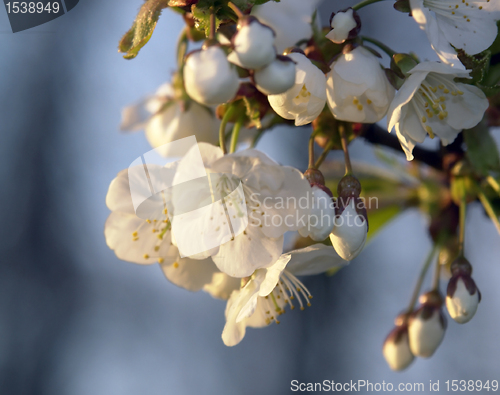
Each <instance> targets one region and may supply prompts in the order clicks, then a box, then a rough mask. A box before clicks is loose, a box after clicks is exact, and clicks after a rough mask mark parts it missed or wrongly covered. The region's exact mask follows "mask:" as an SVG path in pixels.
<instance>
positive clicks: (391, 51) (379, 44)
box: [361, 36, 397, 58]
mask: <svg viewBox="0 0 500 395" xmlns="http://www.w3.org/2000/svg"><path fill="white" fill-rule="evenodd" d="M361 39H362V40H363V41H367V42H369V43H372V44H374V45H376V46H377V47H379V48H380V49H381V50H382V51H384V52H385V53H386V54H387V55H389V56H390V57H391V58H392V57H393V56H394V55H395V54H396V53H397V52H396V51H393V50H392V49H390V48H389V47H388V46H387V45H385V44H384V43H382V42H380V41H378V40H376V39H374V38H371V37H366V36H361Z"/></svg>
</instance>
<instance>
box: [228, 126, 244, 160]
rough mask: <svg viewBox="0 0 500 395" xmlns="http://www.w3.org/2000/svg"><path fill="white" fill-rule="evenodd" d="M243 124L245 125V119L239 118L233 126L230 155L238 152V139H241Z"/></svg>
mask: <svg viewBox="0 0 500 395" xmlns="http://www.w3.org/2000/svg"><path fill="white" fill-rule="evenodd" d="M242 124H243V117H239V118H238V120H237V121H236V123H235V124H234V126H233V133H232V134H231V145H230V147H229V153H230V154H232V153H233V152H235V151H236V145H237V144H238V138H239V137H240V130H241V125H242Z"/></svg>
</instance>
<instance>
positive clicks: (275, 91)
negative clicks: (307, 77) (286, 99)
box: [253, 56, 295, 95]
mask: <svg viewBox="0 0 500 395" xmlns="http://www.w3.org/2000/svg"><path fill="white" fill-rule="evenodd" d="M253 77H254V81H255V85H256V86H257V89H258V90H259V91H261V92H262V93H264V94H265V95H279V94H280V93H285V92H286V91H288V90H289V89H290V88H292V87H293V86H294V85H295V63H294V62H293V61H292V60H291V59H290V58H289V57H286V56H278V57H276V59H275V60H274V61H273V62H271V63H269V64H268V65H267V66H265V67H263V68H262V69H260V70H256V71H255V73H254V76H253Z"/></svg>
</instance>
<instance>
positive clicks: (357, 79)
mask: <svg viewBox="0 0 500 395" xmlns="http://www.w3.org/2000/svg"><path fill="white" fill-rule="evenodd" d="M394 93H395V90H394V88H393V87H392V85H391V84H390V83H389V80H388V79H387V77H386V75H385V72H384V70H383V69H382V67H381V66H380V63H379V61H378V59H377V57H376V56H375V55H373V54H372V53H371V52H369V51H368V50H367V49H365V48H363V47H357V48H354V49H353V50H352V51H350V52H348V53H343V54H342V55H340V56H339V57H338V58H337V60H335V62H334V63H333V64H332V66H331V71H330V72H329V73H328V74H327V89H326V94H327V97H328V106H329V107H330V110H331V111H332V113H333V115H334V116H335V118H337V119H338V120H341V121H348V122H361V123H374V122H378V121H380V120H381V119H382V118H383V117H384V116H385V115H386V113H387V110H388V108H389V105H390V103H391V101H392V99H393V98H394Z"/></svg>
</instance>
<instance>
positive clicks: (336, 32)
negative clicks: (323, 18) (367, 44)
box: [326, 8, 361, 44]
mask: <svg viewBox="0 0 500 395" xmlns="http://www.w3.org/2000/svg"><path fill="white" fill-rule="evenodd" d="M330 26H331V27H332V30H331V31H330V32H329V33H328V34H327V35H326V38H328V39H329V40H331V41H333V42H334V43H335V44H342V43H343V42H344V41H346V40H347V39H353V38H354V37H356V36H357V35H358V33H359V30H360V29H361V19H360V18H359V16H358V14H357V12H356V11H354V10H353V9H352V8H348V9H347V10H345V11H339V12H337V13H336V14H335V13H333V14H332V16H331V17H330Z"/></svg>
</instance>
